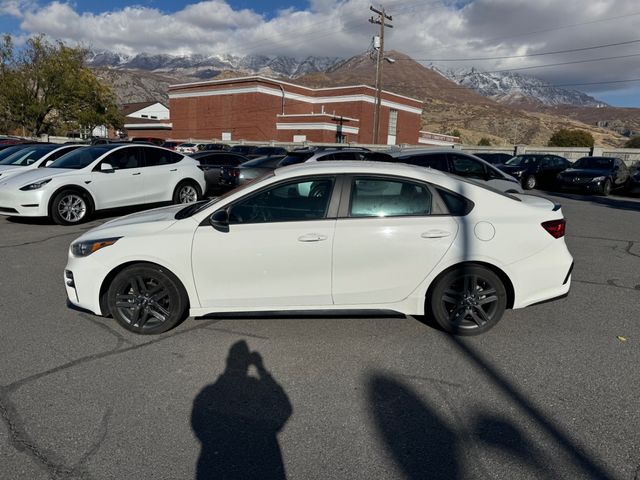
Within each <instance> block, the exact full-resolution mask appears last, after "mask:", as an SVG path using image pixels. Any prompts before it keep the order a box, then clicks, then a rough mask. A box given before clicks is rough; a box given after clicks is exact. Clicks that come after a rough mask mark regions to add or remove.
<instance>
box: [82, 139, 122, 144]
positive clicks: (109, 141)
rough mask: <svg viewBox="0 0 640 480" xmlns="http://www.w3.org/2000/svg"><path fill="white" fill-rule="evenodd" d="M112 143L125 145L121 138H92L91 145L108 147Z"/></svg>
mask: <svg viewBox="0 0 640 480" xmlns="http://www.w3.org/2000/svg"><path fill="white" fill-rule="evenodd" d="M110 143H125V141H124V140H122V139H121V138H92V139H91V142H90V144H91V145H107V144H110Z"/></svg>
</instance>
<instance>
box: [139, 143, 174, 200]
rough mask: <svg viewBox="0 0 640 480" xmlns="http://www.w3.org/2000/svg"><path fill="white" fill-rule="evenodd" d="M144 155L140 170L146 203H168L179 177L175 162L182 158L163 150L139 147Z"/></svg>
mask: <svg viewBox="0 0 640 480" xmlns="http://www.w3.org/2000/svg"><path fill="white" fill-rule="evenodd" d="M140 150H141V152H142V153H143V154H144V167H143V168H142V169H141V172H142V180H143V186H144V191H145V194H146V200H145V202H146V203H158V202H168V201H170V200H171V198H172V197H173V189H174V188H175V186H176V184H177V183H178V177H179V175H180V173H179V171H178V166H177V165H175V164H176V163H177V162H179V161H180V160H182V158H184V157H183V156H182V155H180V154H179V153H175V152H171V151H169V150H167V149H164V148H156V147H151V146H149V147H140Z"/></svg>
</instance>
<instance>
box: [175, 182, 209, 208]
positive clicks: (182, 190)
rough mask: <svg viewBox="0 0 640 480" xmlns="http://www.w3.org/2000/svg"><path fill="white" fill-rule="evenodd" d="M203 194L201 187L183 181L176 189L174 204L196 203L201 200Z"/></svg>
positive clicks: (194, 183)
mask: <svg viewBox="0 0 640 480" xmlns="http://www.w3.org/2000/svg"><path fill="white" fill-rule="evenodd" d="M201 197H202V192H200V186H199V185H198V184H197V183H196V182H193V181H191V180H183V181H182V182H180V183H178V185H176V189H175V190H174V191H173V203H176V204H180V203H184V204H187V203H194V202H197V201H198V200H200V198H201Z"/></svg>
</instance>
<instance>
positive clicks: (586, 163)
mask: <svg viewBox="0 0 640 480" xmlns="http://www.w3.org/2000/svg"><path fill="white" fill-rule="evenodd" d="M611 167H613V158H606V157H582V158H580V159H578V160H577V161H576V163H574V164H573V168H585V169H587V170H608V169H610V168H611Z"/></svg>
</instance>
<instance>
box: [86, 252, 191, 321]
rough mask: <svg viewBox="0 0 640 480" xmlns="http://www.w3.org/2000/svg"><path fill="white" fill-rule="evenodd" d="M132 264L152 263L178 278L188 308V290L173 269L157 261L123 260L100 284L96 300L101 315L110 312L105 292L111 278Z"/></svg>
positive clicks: (107, 314)
mask: <svg viewBox="0 0 640 480" xmlns="http://www.w3.org/2000/svg"><path fill="white" fill-rule="evenodd" d="M132 265H152V266H154V267H159V268H162V269H163V270H166V271H167V272H169V273H170V274H171V275H172V276H174V277H175V278H176V279H177V280H178V282H180V288H182V290H183V291H184V293H185V295H186V298H187V303H188V304H187V309H189V308H190V306H191V298H190V297H189V291H188V290H187V289H186V287H185V286H184V283H183V282H182V280H181V279H180V277H178V276H177V275H176V274H175V273H173V271H172V270H171V269H170V268H167V267H165V266H164V265H160V264H159V263H155V262H149V261H145V260H132V261H130V262H125V263H122V264H120V265H118V266H117V267H114V268H113V269H112V270H111V271H110V272H109V273H108V274H107V275H106V276H105V277H104V279H103V280H102V284H101V285H100V291H99V293H98V302H99V305H100V312H101V313H102V315H103V316H105V317H107V316H110V315H111V312H110V311H109V304H108V302H107V294H108V292H109V287H110V286H111V283H112V282H113V279H114V278H115V277H116V275H118V274H119V273H120V272H121V271H122V270H124V269H125V268H127V267H131V266H132Z"/></svg>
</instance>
